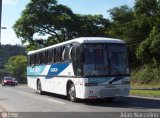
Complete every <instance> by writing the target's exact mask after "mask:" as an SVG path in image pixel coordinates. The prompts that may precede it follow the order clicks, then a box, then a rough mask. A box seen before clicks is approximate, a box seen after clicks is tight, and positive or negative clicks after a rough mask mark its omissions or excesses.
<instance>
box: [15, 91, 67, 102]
mask: <svg viewBox="0 0 160 118" xmlns="http://www.w3.org/2000/svg"><path fill="white" fill-rule="evenodd" d="M18 92H19V93H22V94H25V95H28V96H33V94H31V93H28V92H24V91H18ZM38 98H39V97H38ZM46 100H49V101H52V102H56V103H60V104H65V103H64V102H61V101H58V100H54V99H46Z"/></svg>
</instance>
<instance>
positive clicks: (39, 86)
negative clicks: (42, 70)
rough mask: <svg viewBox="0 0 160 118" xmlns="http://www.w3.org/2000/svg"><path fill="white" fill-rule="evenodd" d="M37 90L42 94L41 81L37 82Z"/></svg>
mask: <svg viewBox="0 0 160 118" xmlns="http://www.w3.org/2000/svg"><path fill="white" fill-rule="evenodd" d="M37 90H38V93H39V94H40V95H43V94H44V92H43V91H42V86H41V81H38V82H37Z"/></svg>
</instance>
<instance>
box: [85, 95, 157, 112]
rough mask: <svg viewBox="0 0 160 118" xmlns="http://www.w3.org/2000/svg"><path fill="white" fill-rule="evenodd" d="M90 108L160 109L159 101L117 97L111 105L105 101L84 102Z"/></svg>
mask: <svg viewBox="0 0 160 118" xmlns="http://www.w3.org/2000/svg"><path fill="white" fill-rule="evenodd" d="M84 103H85V104H87V105H91V106H100V107H116V108H118V107H120V108H122V107H123V108H133V109H160V100H154V99H146V98H135V97H117V98H116V99H115V100H113V101H112V102H111V103H108V102H107V101H105V100H94V101H93V100H92V101H89V100H86V102H84Z"/></svg>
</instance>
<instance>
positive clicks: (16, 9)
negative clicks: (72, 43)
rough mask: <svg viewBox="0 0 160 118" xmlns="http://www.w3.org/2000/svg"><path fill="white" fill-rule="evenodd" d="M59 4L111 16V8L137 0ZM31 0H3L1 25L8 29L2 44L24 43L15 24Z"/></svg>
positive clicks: (75, 0) (65, 1) (76, 0)
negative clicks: (18, 35) (15, 28)
mask: <svg viewBox="0 0 160 118" xmlns="http://www.w3.org/2000/svg"><path fill="white" fill-rule="evenodd" d="M57 1H58V4H59V3H60V4H63V5H66V6H68V7H70V8H71V9H72V11H73V12H74V13H79V14H92V15H96V14H101V15H103V17H104V18H110V16H109V13H108V12H107V11H108V10H109V9H112V8H114V7H119V6H121V5H128V6H129V7H133V6H134V1H135V0H57ZM29 2H30V0H2V21H1V26H2V27H6V29H2V30H1V44H4V45H5V44H11V45H15V44H18V45H22V44H21V41H20V39H18V38H17V37H16V35H15V33H14V30H13V28H12V27H13V25H14V24H15V22H16V20H18V18H20V16H21V12H22V11H23V10H24V9H25V6H26V5H27V4H28V3H29Z"/></svg>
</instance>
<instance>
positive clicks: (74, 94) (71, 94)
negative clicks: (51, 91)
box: [68, 84, 77, 102]
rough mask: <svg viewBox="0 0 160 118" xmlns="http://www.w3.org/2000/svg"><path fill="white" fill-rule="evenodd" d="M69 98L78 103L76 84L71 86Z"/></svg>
mask: <svg viewBox="0 0 160 118" xmlns="http://www.w3.org/2000/svg"><path fill="white" fill-rule="evenodd" d="M68 98H69V100H70V101H72V102H76V101H77V99H76V90H75V86H74V84H71V85H70V86H69V89H68Z"/></svg>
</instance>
